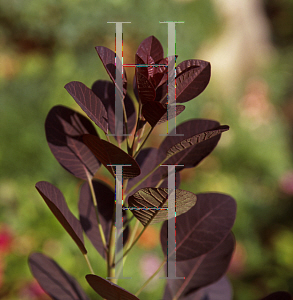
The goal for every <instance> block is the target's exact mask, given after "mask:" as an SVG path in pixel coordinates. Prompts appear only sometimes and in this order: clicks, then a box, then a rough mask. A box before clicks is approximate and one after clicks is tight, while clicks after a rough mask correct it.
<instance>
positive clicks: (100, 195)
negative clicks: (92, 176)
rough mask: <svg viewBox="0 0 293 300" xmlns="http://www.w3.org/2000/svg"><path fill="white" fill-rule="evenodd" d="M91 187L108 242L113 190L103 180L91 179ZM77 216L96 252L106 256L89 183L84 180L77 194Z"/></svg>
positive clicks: (127, 229)
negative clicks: (78, 194)
mask: <svg viewBox="0 0 293 300" xmlns="http://www.w3.org/2000/svg"><path fill="white" fill-rule="evenodd" d="M93 187H94V191H95V195H96V199H97V203H98V211H99V219H100V222H101V225H102V228H103V232H104V234H105V238H106V242H107V243H108V242H109V237H110V231H111V225H112V217H113V213H114V210H115V192H114V191H113V190H112V189H111V188H110V187H108V186H107V185H106V184H105V183H104V182H102V181H98V180H93ZM78 208H79V218H80V223H81V226H82V228H83V230H84V231H85V233H86V235H87V237H88V238H89V240H90V241H91V242H92V244H93V245H94V247H95V248H96V249H97V250H98V252H99V253H100V254H101V256H103V257H104V258H105V257H106V255H105V252H104V246H103V243H102V239H101V236H100V231H99V227H98V222H97V216H96V211H95V207H94V204H93V200H92V195H91V191H90V187H89V184H88V183H87V182H85V183H84V184H83V185H82V187H81V190H80V196H79V203H78ZM126 221H127V214H126V212H125V211H123V222H126ZM128 235H129V227H128V226H127V227H126V229H125V230H124V231H123V244H124V245H125V243H126V242H127V238H128Z"/></svg>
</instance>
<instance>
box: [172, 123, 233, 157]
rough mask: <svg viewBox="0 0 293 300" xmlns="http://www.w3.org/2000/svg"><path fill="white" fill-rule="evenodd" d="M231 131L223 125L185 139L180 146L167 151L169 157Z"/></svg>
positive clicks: (177, 145)
mask: <svg viewBox="0 0 293 300" xmlns="http://www.w3.org/2000/svg"><path fill="white" fill-rule="evenodd" d="M227 130H229V126H228V125H221V126H218V127H216V128H213V129H210V130H206V131H204V132H201V133H199V134H196V135H194V136H192V137H190V138H187V139H183V140H181V141H180V142H179V143H178V144H176V145H174V146H172V147H171V148H170V149H169V150H168V151H167V157H172V156H174V155H175V154H177V153H179V152H181V151H183V150H185V149H187V148H190V147H192V146H194V145H197V144H199V143H202V142H204V141H206V140H209V139H211V138H213V137H214V136H216V135H219V134H221V133H222V132H225V131H227Z"/></svg>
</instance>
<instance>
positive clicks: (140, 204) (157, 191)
mask: <svg viewBox="0 0 293 300" xmlns="http://www.w3.org/2000/svg"><path fill="white" fill-rule="evenodd" d="M175 195H176V196H175V197H176V203H175V207H176V216H180V215H181V214H183V213H185V212H187V211H188V210H189V209H190V208H192V207H193V206H194V205H195V202H196V195H195V194H193V193H191V192H188V191H184V190H178V189H176V190H175ZM128 206H129V207H130V208H132V209H131V212H132V213H133V214H134V216H135V217H136V218H137V219H138V220H139V221H140V222H141V223H142V225H143V226H145V225H147V224H148V223H149V222H150V221H151V222H152V223H158V222H161V221H165V220H167V219H168V207H169V208H171V206H169V203H168V189H163V188H143V189H141V190H139V191H138V192H136V193H135V194H133V195H132V196H130V197H129V198H128ZM149 208H158V209H149Z"/></svg>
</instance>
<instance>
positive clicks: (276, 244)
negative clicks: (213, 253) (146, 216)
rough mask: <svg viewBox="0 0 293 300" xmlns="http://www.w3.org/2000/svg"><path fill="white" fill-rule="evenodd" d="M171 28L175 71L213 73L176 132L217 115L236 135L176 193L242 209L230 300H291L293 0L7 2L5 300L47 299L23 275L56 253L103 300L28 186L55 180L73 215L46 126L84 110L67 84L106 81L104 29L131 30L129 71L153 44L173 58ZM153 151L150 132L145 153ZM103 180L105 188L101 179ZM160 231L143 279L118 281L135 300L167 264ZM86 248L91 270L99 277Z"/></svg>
mask: <svg viewBox="0 0 293 300" xmlns="http://www.w3.org/2000/svg"><path fill="white" fill-rule="evenodd" d="M166 20H170V21H184V22H185V23H184V24H178V25H177V27H176V29H177V31H176V35H177V54H178V60H177V61H178V62H181V61H183V60H186V59H190V58H197V59H203V60H207V61H210V62H211V65H212V77H211V81H210V84H209V86H208V87H207V88H206V90H205V91H204V92H203V93H202V94H201V95H200V96H199V97H197V98H196V99H194V100H192V101H190V102H188V103H187V104H186V107H187V108H186V110H185V112H184V113H183V114H182V115H180V116H179V117H178V119H177V120H178V124H179V123H181V122H183V121H184V120H188V119H190V118H209V119H215V120H217V121H219V122H220V123H221V124H228V125H230V128H231V129H230V130H229V132H227V133H224V134H223V136H222V138H221V140H220V143H219V145H218V146H217V148H216V150H215V151H214V152H213V153H212V154H211V155H210V156H209V157H207V158H206V159H205V160H204V161H203V162H202V163H201V164H200V165H199V166H198V167H196V168H194V169H189V170H185V171H183V172H182V177H183V182H182V184H181V188H182V189H186V190H189V191H192V192H194V193H199V192H208V191H218V192H223V193H227V194H230V195H232V196H233V197H234V198H235V199H236V201H237V204H238V213H237V219H236V223H235V226H234V228H233V231H234V233H235V236H236V240H237V246H236V251H235V255H234V257H233V260H232V263H231V266H230V269H229V272H228V276H229V278H230V280H231V282H232V286H233V289H234V298H235V299H236V300H247V299H259V298H261V297H262V296H264V295H267V294H268V293H271V292H273V291H277V290H287V291H290V292H291V293H293V230H292V229H293V152H292V151H293V88H292V83H293V1H292V0H258V1H255V0H237V1H235V0H166V1H139V0H129V1H122V0H107V1H97V0H84V1H81V0H74V1H72V0H70V1H69V0H59V1H57V0H38V1H35V0H26V1H22V0H0V299H7V300H12V299H20V300H27V299H30V300H40V299H48V298H47V296H46V295H44V293H43V292H42V290H41V289H40V288H39V287H38V285H37V284H36V282H35V281H34V280H33V278H32V275H31V274H30V271H29V268H28V264H27V258H28V255H29V254H30V253H31V252H33V251H42V252H43V253H45V254H47V255H49V256H51V257H53V258H54V259H55V260H56V261H57V262H58V263H59V264H60V265H61V266H62V267H63V268H64V269H65V270H66V271H67V272H69V273H70V274H72V275H74V276H75V277H76V278H77V279H78V280H79V282H80V284H81V285H82V287H83V288H84V289H85V290H86V291H87V292H88V294H89V295H90V296H91V298H92V299H99V298H98V296H97V295H95V294H94V293H93V292H92V291H91V289H90V287H89V286H88V285H87V283H86V281H85V279H84V276H85V274H87V273H88V270H87V266H86V265H85V262H84V260H83V257H82V255H80V253H79V250H78V249H77V247H76V245H75V244H74V243H73V242H72V241H71V239H70V237H69V236H68V235H67V234H66V232H64V230H63V228H62V227H61V225H59V223H58V222H57V221H56V220H55V218H54V216H53V215H52V214H51V212H50V211H49V209H48V208H47V207H46V205H45V203H44V202H43V200H42V199H41V197H40V196H39V195H38V193H37V191H36V190H35V188H34V185H35V183H36V182H37V181H40V180H46V181H49V182H51V183H53V184H55V185H56V186H57V187H58V188H59V189H60V190H61V191H62V192H63V193H64V195H65V197H66V199H67V202H68V205H69V206H70V209H71V210H72V211H73V212H74V214H76V215H77V213H78V212H77V201H78V192H79V187H80V184H81V182H80V181H79V180H77V179H75V178H73V176H71V175H70V174H69V173H67V172H66V171H65V170H64V169H63V168H62V167H61V166H60V165H59V164H58V162H57V161H55V159H54V157H53V155H52V154H51V152H50V150H49V147H48V145H47V142H46V139H45V131H44V122H45V118H46V115H47V113H48V112H49V110H50V109H51V108H52V106H54V105H57V104H62V105H66V106H69V107H71V108H73V109H77V110H79V107H78V106H77V105H76V104H75V102H74V100H73V99H72V98H71V97H70V95H69V94H68V93H67V92H66V90H65V89H64V88H63V87H64V85H65V84H66V83H68V82H70V81H74V80H77V81H81V82H83V83H84V84H86V85H87V86H89V87H90V86H91V84H92V83H93V82H94V81H95V80H97V79H108V77H107V74H106V71H105V70H104V68H103V67H102V63H101V62H100V60H99V57H98V55H97V54H96V51H95V49H94V47H95V46H106V47H109V48H111V49H112V50H114V47H115V25H114V24H107V22H108V21H128V22H131V24H125V25H124V26H123V38H124V59H125V63H133V61H134V54H135V52H136V49H137V47H138V45H139V44H140V42H141V41H142V40H143V39H145V38H146V37H148V36H150V35H155V36H156V37H157V38H158V39H159V40H160V41H161V43H162V45H163V47H164V49H165V53H166V54H167V25H166V24H160V23H159V21H166ZM127 72H128V78H129V79H130V82H132V76H133V70H130V68H128V69H127ZM129 92H130V94H131V93H132V91H131V90H129ZM156 133H158V131H156ZM159 143H160V137H159V135H158V134H154V137H153V139H152V140H151V141H150V143H149V145H152V146H158V145H159ZM97 176H98V177H99V178H106V179H107V178H108V177H107V173H106V172H104V171H103V170H101V171H99V173H98V175H97ZM111 184H112V185H113V184H114V182H112V183H111ZM159 229H160V228H159V226H151V227H150V228H149V230H147V231H146V233H145V234H144V235H143V236H142V239H141V240H140V242H139V243H138V245H137V247H135V249H134V250H133V252H132V257H131V259H128V260H127V263H126V265H127V266H126V267H125V271H124V274H125V275H128V274H130V276H132V277H133V278H135V279H133V280H124V281H123V282H121V283H120V284H121V285H122V286H123V287H124V288H126V289H128V290H129V291H131V292H133V293H135V292H136V291H137V290H138V288H139V287H140V285H141V284H142V283H143V282H144V281H145V280H146V278H148V276H150V275H151V274H152V273H153V272H154V270H156V268H157V266H158V265H159V264H160V261H161V259H162V253H161V250H160V244H159ZM86 243H87V248H88V249H89V252H90V254H89V255H90V259H91V261H92V264H93V266H94V269H95V271H96V273H97V274H99V275H101V276H105V264H104V263H103V261H102V260H101V259H100V257H99V255H98V254H96V253H95V251H94V249H93V247H91V245H90V243H89V242H88V241H86ZM128 276H129V275H128ZM163 289H164V280H158V279H156V280H154V281H153V282H152V283H151V284H150V285H149V287H148V288H146V289H145V291H144V292H143V293H142V294H141V295H140V296H141V299H142V300H148V299H155V300H159V299H161V297H162V293H163Z"/></svg>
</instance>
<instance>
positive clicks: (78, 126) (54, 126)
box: [45, 105, 100, 180]
mask: <svg viewBox="0 0 293 300" xmlns="http://www.w3.org/2000/svg"><path fill="white" fill-rule="evenodd" d="M45 131H46V138H47V141H48V144H49V147H50V149H51V151H52V153H53V155H54V156H55V158H56V159H57V161H58V162H59V163H60V164H61V166H62V167H63V168H64V169H66V170H67V171H68V172H70V173H71V174H73V175H74V176H76V177H78V178H81V179H84V180H87V173H88V174H89V175H90V176H91V177H93V176H94V175H95V173H96V172H97V170H98V169H99V167H100V162H99V161H98V160H97V159H96V157H95V156H94V155H93V154H92V152H91V151H90V150H89V149H88V147H87V146H86V145H85V144H84V142H83V140H82V136H83V135H84V134H88V133H90V134H93V135H96V136H97V132H96V130H95V128H94V126H93V125H92V123H91V122H90V121H89V120H88V119H87V118H86V117H84V116H83V115H81V114H80V113H78V112H76V111H74V110H72V109H70V108H67V107H65V106H62V105H58V106H54V107H53V108H52V109H51V110H50V112H49V114H48V116H47V118H46V122H45Z"/></svg>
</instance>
